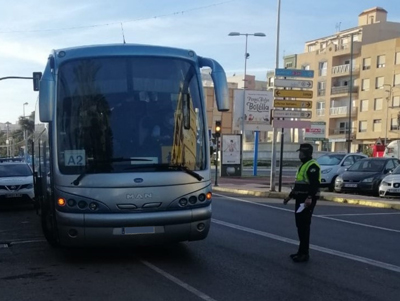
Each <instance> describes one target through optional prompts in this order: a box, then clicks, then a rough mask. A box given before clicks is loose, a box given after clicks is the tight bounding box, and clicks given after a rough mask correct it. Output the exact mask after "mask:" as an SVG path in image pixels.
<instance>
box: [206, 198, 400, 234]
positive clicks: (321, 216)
mask: <svg viewBox="0 0 400 301" xmlns="http://www.w3.org/2000/svg"><path fill="white" fill-rule="evenodd" d="M214 195H218V196H222V197H224V198H227V199H231V200H234V201H238V202H242V203H249V204H253V205H257V206H262V207H267V208H271V209H275V210H281V211H289V212H293V210H292V209H285V208H280V207H276V206H271V205H266V204H262V203H257V202H253V201H247V200H243V199H240V198H235V197H231V196H227V195H223V194H216V193H214ZM317 206H318V205H317ZM313 217H315V218H321V219H327V220H332V221H336V222H340V223H345V224H351V225H357V226H361V227H366V228H372V229H377V230H383V231H388V232H395V233H400V230H396V229H390V228H384V227H378V226H372V225H368V224H363V223H357V222H352V221H346V220H341V219H337V218H332V217H328V216H327V215H318V214H314V215H313Z"/></svg>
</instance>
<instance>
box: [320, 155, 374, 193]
mask: <svg viewBox="0 0 400 301" xmlns="http://www.w3.org/2000/svg"><path fill="white" fill-rule="evenodd" d="M364 158H367V156H366V155H364V154H362V153H354V154H352V153H350V154H345V153H328V154H325V155H322V156H320V157H319V158H318V159H317V162H318V164H319V166H320V167H321V185H320V186H321V187H322V188H324V187H325V188H329V191H333V189H334V188H335V180H336V178H337V176H338V175H340V174H341V173H343V172H344V171H345V170H346V168H349V167H350V166H351V165H353V164H354V163H355V162H356V161H358V160H361V159H364Z"/></svg>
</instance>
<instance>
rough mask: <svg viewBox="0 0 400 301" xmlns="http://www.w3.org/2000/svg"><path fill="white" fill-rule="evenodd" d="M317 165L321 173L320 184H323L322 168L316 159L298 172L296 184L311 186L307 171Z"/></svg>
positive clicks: (304, 165)
mask: <svg viewBox="0 0 400 301" xmlns="http://www.w3.org/2000/svg"><path fill="white" fill-rule="evenodd" d="M312 164H315V165H317V166H318V167H319V170H320V173H319V175H318V176H319V182H320V183H321V168H320V166H319V164H318V162H317V161H315V160H314V159H311V160H310V161H308V162H306V163H304V164H303V165H302V166H301V168H300V169H299V170H298V171H297V173H296V183H298V184H310V181H309V180H308V175H307V171H308V168H309V167H310V166H311V165H312Z"/></svg>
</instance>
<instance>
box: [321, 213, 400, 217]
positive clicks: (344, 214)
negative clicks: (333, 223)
mask: <svg viewBox="0 0 400 301" xmlns="http://www.w3.org/2000/svg"><path fill="white" fill-rule="evenodd" d="M396 214H400V212H385V213H377V212H376V213H343V214H323V215H318V216H320V217H321V216H322V217H325V216H363V215H396Z"/></svg>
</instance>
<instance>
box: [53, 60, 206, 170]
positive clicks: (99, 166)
mask: <svg viewBox="0 0 400 301" xmlns="http://www.w3.org/2000/svg"><path fill="white" fill-rule="evenodd" d="M195 70H196V68H195V66H193V65H192V63H190V62H189V61H185V60H182V59H176V58H156V57H98V58H97V57H96V58H84V59H78V60H71V61H67V62H65V63H63V64H62V65H60V67H59V73H58V88H57V104H56V106H57V107H56V110H57V115H56V135H57V156H58V166H59V169H60V171H61V172H62V173H64V174H76V173H82V172H88V173H97V172H107V173H112V172H126V171H127V170H135V171H136V170H142V171H152V168H149V167H150V166H153V167H154V170H157V165H165V164H171V165H178V166H184V167H185V168H188V169H190V170H204V169H205V168H206V166H207V165H206V153H205V152H206V141H205V139H206V137H205V134H204V132H205V131H204V126H205V125H204V122H205V121H204V117H203V113H202V112H203V104H202V103H201V96H200V93H201V92H200V89H201V87H200V85H199V83H200V82H199V79H198V76H197V73H196V71H195ZM131 165H135V166H136V167H140V165H143V168H142V169H140V168H139V169H138V168H131V169H130V168H128V167H129V166H131Z"/></svg>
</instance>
